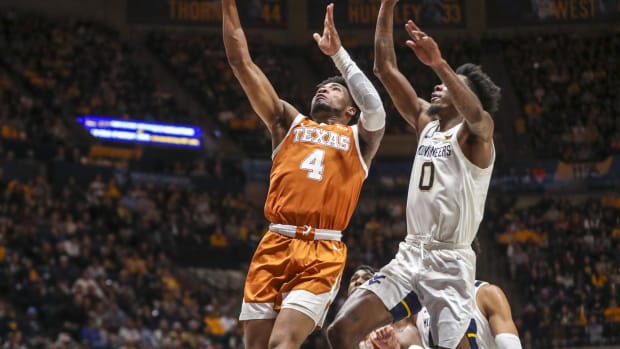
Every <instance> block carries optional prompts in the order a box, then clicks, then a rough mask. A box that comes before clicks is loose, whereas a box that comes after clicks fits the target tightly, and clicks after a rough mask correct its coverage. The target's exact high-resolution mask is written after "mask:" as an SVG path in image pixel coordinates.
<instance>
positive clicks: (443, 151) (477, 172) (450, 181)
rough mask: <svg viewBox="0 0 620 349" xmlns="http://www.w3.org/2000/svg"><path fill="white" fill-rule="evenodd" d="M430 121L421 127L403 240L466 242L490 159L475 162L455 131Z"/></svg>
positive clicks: (478, 216) (473, 229) (478, 214)
mask: <svg viewBox="0 0 620 349" xmlns="http://www.w3.org/2000/svg"><path fill="white" fill-rule="evenodd" d="M462 125H463V123H461V124H459V125H457V126H455V127H453V128H451V129H449V130H445V131H440V130H439V121H437V120H435V121H431V122H429V123H428V124H427V125H426V127H425V128H424V129H423V130H422V132H421V133H420V139H419V143H418V148H417V151H416V155H415V160H414V161H413V170H412V172H411V180H410V183H409V194H408V197H407V240H408V241H419V240H422V241H424V240H429V239H430V240H431V241H440V242H448V243H455V244H466V245H470V244H471V243H472V241H473V240H474V238H475V237H476V233H477V231H478V226H479V225H480V221H481V220H482V215H483V212H484V202H485V200H486V197H487V191H488V189H489V183H490V181H491V173H492V172H493V163H494V162H495V149H493V154H492V157H491V164H490V165H489V166H488V167H487V168H484V169H482V168H479V167H477V166H476V165H474V164H472V163H471V162H470V161H469V159H467V158H466V157H465V155H464V154H463V151H462V150H461V148H460V146H459V142H458V139H457V132H458V130H459V128H460V127H462Z"/></svg>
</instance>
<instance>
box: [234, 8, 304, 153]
mask: <svg viewBox="0 0 620 349" xmlns="http://www.w3.org/2000/svg"><path fill="white" fill-rule="evenodd" d="M222 31H223V36H224V47H225V49H226V57H227V58H228V63H229V64H230V66H231V68H232V70H233V73H234V74H235V77H236V78H237V80H239V82H240V83H241V86H242V87H243V91H245V94H246V95H247V97H248V99H249V100H250V103H251V104H252V107H253V108H254V111H256V113H257V114H258V116H259V117H260V118H261V119H262V120H263V122H265V124H266V125H267V128H268V129H269V131H270V132H271V134H272V137H273V138H274V139H273V143H274V144H279V141H280V140H281V139H282V138H283V137H284V135H285V134H286V130H288V128H289V126H290V124H291V122H292V121H293V118H294V117H295V116H296V115H297V114H298V112H297V110H296V109H295V108H294V107H292V106H291V105H289V104H288V103H286V102H284V101H282V100H281V99H280V97H278V94H277V93H276V91H275V89H274V88H273V86H272V85H271V82H269V80H268V79H267V77H266V76H265V74H264V73H263V71H262V70H261V69H260V68H259V67H258V66H257V65H256V64H254V62H253V61H252V57H251V56H250V51H249V49H248V43H247V40H246V38H245V34H244V32H243V28H242V27H241V21H240V20H239V13H238V10H237V4H236V2H235V0H222ZM282 131H284V132H282Z"/></svg>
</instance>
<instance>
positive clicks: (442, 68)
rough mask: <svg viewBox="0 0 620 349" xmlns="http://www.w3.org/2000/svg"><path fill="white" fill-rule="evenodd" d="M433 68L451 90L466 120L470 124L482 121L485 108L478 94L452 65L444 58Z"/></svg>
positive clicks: (457, 107)
mask: <svg viewBox="0 0 620 349" xmlns="http://www.w3.org/2000/svg"><path fill="white" fill-rule="evenodd" d="M431 68H432V69H433V71H435V74H437V76H439V78H440V79H441V81H442V82H443V83H444V84H445V85H446V87H447V88H448V91H450V95H451V96H452V101H453V102H454V105H455V107H456V109H457V110H458V112H459V113H460V114H461V115H463V117H465V120H466V121H467V122H468V123H469V124H476V123H479V122H481V121H482V120H483V115H484V110H483V109H482V104H481V103H480V100H479V99H478V96H476V94H475V93H474V92H473V91H472V90H471V89H470V88H469V87H468V86H467V85H466V84H465V83H464V82H463V81H462V80H461V79H459V78H458V76H457V75H456V73H455V72H454V70H452V67H450V65H449V64H448V63H447V62H446V61H445V60H442V61H441V63H440V64H438V65H435V66H432V67H431Z"/></svg>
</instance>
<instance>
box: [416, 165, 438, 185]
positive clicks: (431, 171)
mask: <svg viewBox="0 0 620 349" xmlns="http://www.w3.org/2000/svg"><path fill="white" fill-rule="evenodd" d="M434 182H435V165H433V162H432V161H427V162H425V163H423V164H422V170H421V171H420V183H418V188H420V190H422V191H429V190H431V188H432V187H433V183H434Z"/></svg>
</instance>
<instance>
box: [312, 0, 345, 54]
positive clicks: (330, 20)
mask: <svg viewBox="0 0 620 349" xmlns="http://www.w3.org/2000/svg"><path fill="white" fill-rule="evenodd" d="M312 38H314V41H316V43H317V45H319V48H320V49H321V51H322V52H323V53H324V54H326V55H328V56H333V55H335V54H336V52H338V50H339V49H340V46H342V44H341V43H340V37H339V36H338V32H337V31H336V26H335V25H334V4H329V5H327V11H326V12H325V21H324V23H323V35H319V34H318V33H314V34H313V35H312Z"/></svg>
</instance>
